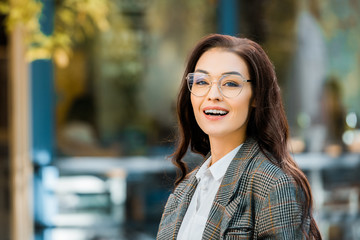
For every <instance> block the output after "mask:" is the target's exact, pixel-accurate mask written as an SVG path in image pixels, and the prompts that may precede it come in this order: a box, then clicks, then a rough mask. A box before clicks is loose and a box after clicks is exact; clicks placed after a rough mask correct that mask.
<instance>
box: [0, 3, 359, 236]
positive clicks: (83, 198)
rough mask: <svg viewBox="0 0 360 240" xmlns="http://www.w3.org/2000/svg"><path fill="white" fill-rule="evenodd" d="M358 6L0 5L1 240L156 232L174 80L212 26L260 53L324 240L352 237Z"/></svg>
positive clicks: (165, 185) (167, 180)
mask: <svg viewBox="0 0 360 240" xmlns="http://www.w3.org/2000/svg"><path fill="white" fill-rule="evenodd" d="M359 12H360V0H341V1H340V0H298V1H293V0H281V1H280V0H274V1H265V0H253V1H245V0H182V1H177V0H102V1H101V0H41V1H38V0H9V1H6V0H5V1H4V0H2V1H0V84H1V85H0V99H1V101H0V109H1V114H0V177H1V181H0V232H1V236H0V239H3V240H8V239H14V240H25V239H35V240H64V239H66V240H100V239H101V240H113V239H125V240H126V239H155V237H156V232H157V228H158V223H159V221H160V217H161V213H162V209H163V206H164V204H165V201H166V199H167V197H168V195H169V193H170V192H171V189H172V186H173V181H174V178H175V176H176V170H175V168H174V167H173V166H172V164H171V161H170V159H169V158H168V156H169V155H170V154H171V153H172V151H173V149H174V143H175V142H176V133H177V129H176V116H175V100H176V95H177V91H178V87H179V84H180V80H181V77H182V74H183V71H184V67H185V62H186V59H187V56H188V54H189V53H190V51H191V49H192V47H194V44H195V43H196V42H197V41H198V40H199V39H200V38H201V37H202V36H204V35H206V34H208V33H223V34H231V35H236V36H242V37H248V38H250V39H253V40H255V41H257V42H259V43H260V44H261V45H262V46H263V47H264V49H265V50H266V52H267V53H268V55H269V56H270V58H271V59H272V61H273V63H274V65H275V67H276V71H277V74H278V79H279V82H280V85H281V88H282V94H283V100H284V104H285V108H286V112H287V116H288V120H289V123H290V126H291V140H290V145H289V150H290V151H291V152H292V153H293V156H294V158H295V160H296V161H297V162H298V164H299V165H300V167H301V168H302V169H303V171H304V172H305V173H306V175H307V176H308V178H309V181H310V183H311V186H312V191H313V195H314V199H315V210H316V211H315V217H316V220H317V222H318V224H319V226H320V229H321V232H322V234H323V237H324V239H334V240H335V239H336V240H339V239H349V240H350V239H360V214H359V213H360V209H359V201H360V199H359V194H360V174H359V173H360V119H359V117H360V70H359V69H360V45H359V42H360V14H359ZM187 161H188V162H189V164H190V166H191V167H194V166H196V164H198V163H199V161H201V159H200V158H199V157H198V156H196V155H193V154H191V153H189V154H188V156H187Z"/></svg>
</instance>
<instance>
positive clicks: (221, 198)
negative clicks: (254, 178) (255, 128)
mask: <svg viewBox="0 0 360 240" xmlns="http://www.w3.org/2000/svg"><path fill="white" fill-rule="evenodd" d="M258 152H259V147H258V145H257V142H256V141H255V140H254V139H252V138H248V139H247V140H246V141H245V142H244V144H243V146H242V147H241V148H240V150H239V152H238V153H237V154H236V155H235V157H234V159H233V160H232V162H231V163H230V165H229V167H228V169H227V171H226V173H225V176H224V179H223V180H222V182H221V185H220V187H219V190H218V192H217V194H216V196H215V200H214V203H213V205H212V207H211V210H210V214H209V218H208V221H207V224H206V226H205V231H204V234H203V239H218V238H217V237H216V236H219V235H218V234H220V236H221V235H222V234H223V232H224V231H225V230H226V227H227V225H228V223H229V221H230V219H231V216H232V215H233V213H234V211H236V208H237V206H235V205H234V204H231V201H232V200H233V197H234V196H235V195H238V194H235V193H236V192H238V191H244V189H241V188H239V187H240V186H239V184H240V181H239V179H241V177H242V175H243V174H244V171H246V168H247V166H249V164H250V163H251V159H252V158H253V156H255V155H256V154H257V153H258ZM233 205H234V206H233ZM224 217H225V218H224ZM210 236H211V238H209V237H210Z"/></svg>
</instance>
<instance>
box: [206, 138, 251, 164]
mask: <svg viewBox="0 0 360 240" xmlns="http://www.w3.org/2000/svg"><path fill="white" fill-rule="evenodd" d="M209 140H210V149H211V163H210V166H211V165H213V164H214V163H215V162H217V161H218V160H219V159H221V158H222V157H224V156H225V155H226V154H228V153H229V152H231V151H232V150H234V149H235V148H236V147H237V146H239V145H240V144H242V143H243V142H244V141H245V137H243V138H241V139H232V138H231V139H224V138H221V137H219V138H217V137H209Z"/></svg>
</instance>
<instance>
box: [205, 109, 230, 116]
mask: <svg viewBox="0 0 360 240" xmlns="http://www.w3.org/2000/svg"><path fill="white" fill-rule="evenodd" d="M205 113H206V114H220V115H225V114H227V113H228V112H227V111H223V110H217V109H209V110H205Z"/></svg>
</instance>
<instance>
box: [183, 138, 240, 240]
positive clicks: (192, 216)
mask: <svg viewBox="0 0 360 240" xmlns="http://www.w3.org/2000/svg"><path fill="white" fill-rule="evenodd" d="M240 147H241V145H240V146H238V147H236V148H235V149H233V150H232V151H231V152H229V153H228V154H226V155H225V156H224V157H222V158H221V159H219V160H218V161H216V162H215V163H214V164H213V165H212V166H211V167H209V164H210V162H211V157H209V158H208V159H207V160H206V161H205V162H204V163H203V165H202V166H201V167H200V169H199V171H198V172H197V174H196V178H197V180H198V182H199V183H198V185H197V187H196V190H195V193H194V195H193V197H192V199H191V202H190V205H189V207H188V209H187V211H186V214H185V216H184V219H183V221H182V223H181V226H180V229H179V234H178V236H177V240H200V239H201V238H202V235H203V232H204V230H205V225H206V221H207V219H208V216H209V213H210V209H211V206H212V203H213V201H214V198H215V196H216V193H217V191H218V190H219V187H220V184H221V181H222V179H223V178H224V175H225V172H226V170H227V168H228V167H229V165H230V163H231V161H232V159H233V158H234V157H235V155H236V153H237V152H238V151H239V149H240Z"/></svg>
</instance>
